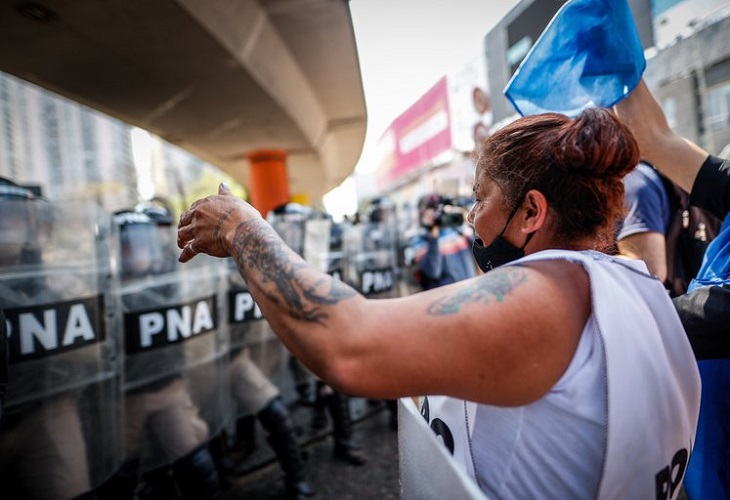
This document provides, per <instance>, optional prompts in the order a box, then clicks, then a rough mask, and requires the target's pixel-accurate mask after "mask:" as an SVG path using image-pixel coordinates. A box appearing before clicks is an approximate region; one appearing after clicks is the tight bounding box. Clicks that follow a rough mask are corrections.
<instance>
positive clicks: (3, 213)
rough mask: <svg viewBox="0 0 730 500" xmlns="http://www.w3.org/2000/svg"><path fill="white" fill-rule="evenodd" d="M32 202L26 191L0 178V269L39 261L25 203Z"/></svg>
mask: <svg viewBox="0 0 730 500" xmlns="http://www.w3.org/2000/svg"><path fill="white" fill-rule="evenodd" d="M33 199H34V196H33V193H32V192H31V191H30V190H29V189H26V188H24V187H22V186H19V185H18V184H16V183H14V182H13V181H11V180H9V179H6V178H4V177H0V268H8V267H15V266H18V265H21V264H30V263H37V262H38V261H39V260H40V254H39V249H38V246H37V244H35V243H36V242H34V241H32V240H33V239H34V238H33V234H34V233H35V228H34V227H33V226H34V225H35V224H34V218H33V216H32V212H31V207H30V204H29V203H28V202H29V201H30V200H33ZM31 257H32V258H31ZM31 261H32V262H31Z"/></svg>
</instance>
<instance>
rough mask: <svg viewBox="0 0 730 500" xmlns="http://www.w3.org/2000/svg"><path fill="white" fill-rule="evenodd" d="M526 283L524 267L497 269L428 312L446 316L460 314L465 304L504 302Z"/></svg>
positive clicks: (447, 297)
mask: <svg viewBox="0 0 730 500" xmlns="http://www.w3.org/2000/svg"><path fill="white" fill-rule="evenodd" d="M526 281H527V273H526V272H525V269H524V268H522V267H519V266H509V267H505V268H503V269H495V270H494V271H491V272H489V273H487V274H486V275H484V276H482V277H481V278H479V279H477V280H474V282H473V283H472V284H470V285H469V286H465V287H462V288H460V289H459V290H457V291H456V292H455V293H453V294H451V295H449V296H446V297H441V298H440V299H438V300H436V301H435V302H434V303H433V304H431V305H430V306H429V307H428V309H427V312H428V314H430V315H432V316H445V315H448V314H455V313H457V312H459V311H460V310H461V307H462V306H463V305H464V304H471V303H475V302H482V303H485V304H489V303H490V302H492V301H497V302H502V301H503V300H504V298H505V297H506V296H507V295H509V294H510V293H511V292H512V291H513V290H514V289H515V288H517V287H518V286H520V285H521V284H523V283H525V282H526Z"/></svg>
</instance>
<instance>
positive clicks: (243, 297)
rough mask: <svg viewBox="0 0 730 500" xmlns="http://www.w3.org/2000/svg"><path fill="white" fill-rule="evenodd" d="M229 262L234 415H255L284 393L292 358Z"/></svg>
mask: <svg viewBox="0 0 730 500" xmlns="http://www.w3.org/2000/svg"><path fill="white" fill-rule="evenodd" d="M226 262H227V265H228V267H227V284H228V290H227V297H226V301H227V312H226V316H227V320H228V328H229V332H230V339H231V340H230V342H231V348H230V352H231V361H230V367H229V373H230V380H231V385H230V387H231V393H230V394H231V397H232V403H233V407H234V416H235V417H240V416H244V415H255V414H257V413H258V412H259V411H261V410H262V409H263V408H264V407H265V406H266V405H267V404H268V403H269V402H270V401H271V400H272V399H274V398H275V397H277V396H278V395H279V394H280V386H281V385H283V384H284V362H285V361H286V358H287V356H288V355H287V352H286V350H285V348H284V346H283V344H282V343H281V342H280V341H279V339H278V337H276V335H275V334H274V332H273V331H272V330H271V327H270V326H269V324H268V323H267V322H266V320H265V319H264V317H263V315H262V314H261V310H260V309H259V307H258V305H257V304H256V302H255V301H254V299H253V297H252V296H251V293H250V292H249V290H248V287H247V286H246V282H245V280H244V279H243V277H242V276H241V274H240V273H239V272H238V268H237V267H236V265H235V263H234V262H233V259H227V261H226Z"/></svg>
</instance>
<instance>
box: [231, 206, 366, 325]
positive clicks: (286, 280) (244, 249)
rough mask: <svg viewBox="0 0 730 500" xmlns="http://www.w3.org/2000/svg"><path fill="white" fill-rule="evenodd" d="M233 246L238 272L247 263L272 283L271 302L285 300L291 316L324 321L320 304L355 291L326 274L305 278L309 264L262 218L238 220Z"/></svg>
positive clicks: (264, 279) (341, 298)
mask: <svg viewBox="0 0 730 500" xmlns="http://www.w3.org/2000/svg"><path fill="white" fill-rule="evenodd" d="M254 235H255V236H254ZM233 249H234V256H235V259H236V262H237V263H238V267H239V270H240V271H241V273H242V274H243V271H244V269H245V268H247V267H248V268H250V269H255V270H256V271H257V272H258V273H259V275H260V277H261V281H262V283H272V284H273V285H274V287H273V288H268V289H267V290H266V292H265V293H266V295H267V296H268V298H269V299H270V300H272V301H273V302H276V303H279V304H280V303H284V304H286V305H287V306H288V312H289V315H290V316H292V317H293V318H296V319H301V320H303V321H309V322H316V323H320V324H324V322H325V320H326V319H327V318H328V315H327V313H326V311H325V310H324V309H323V307H322V306H326V305H332V304H336V303H338V302H340V301H342V300H344V299H347V298H349V297H353V296H355V295H357V292H355V290H353V289H352V288H350V287H348V286H347V285H345V284H344V283H342V282H341V281H338V280H336V279H334V278H332V277H329V276H328V277H322V278H319V279H317V280H315V281H314V282H312V280H311V278H305V276H304V272H303V271H304V270H305V269H307V268H309V265H308V264H307V263H306V262H304V261H303V260H302V259H301V258H300V257H299V256H298V255H297V254H296V253H294V251H293V250H291V249H290V248H289V247H287V246H286V245H285V244H284V242H283V241H282V240H281V238H280V237H279V235H278V234H277V233H276V231H274V229H273V228H272V227H271V226H269V225H268V224H267V223H265V222H264V221H260V220H250V221H246V222H243V223H241V224H239V226H238V227H237V228H236V234H235V236H234V239H233ZM262 288H263V287H262Z"/></svg>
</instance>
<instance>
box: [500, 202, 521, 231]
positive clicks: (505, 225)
mask: <svg viewBox="0 0 730 500" xmlns="http://www.w3.org/2000/svg"><path fill="white" fill-rule="evenodd" d="M521 206H522V203H518V204H517V205H515V208H513V209H512V211H511V212H510V214H509V217H507V222H505V223H504V227H503V228H502V232H501V233H499V235H500V236H503V235H504V232H505V231H506V230H507V226H509V223H510V222H511V221H512V217H514V216H515V214H516V213H517V210H519V209H520V207H521Z"/></svg>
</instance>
